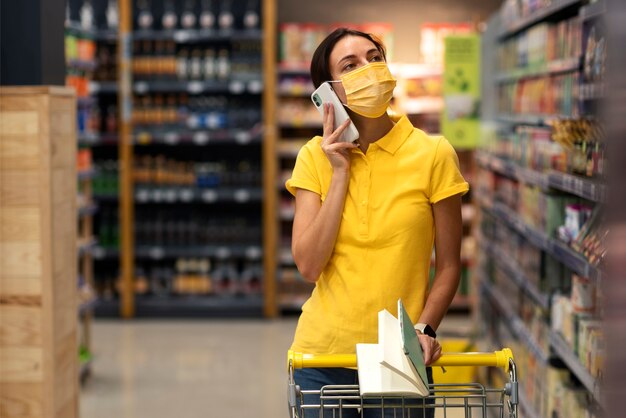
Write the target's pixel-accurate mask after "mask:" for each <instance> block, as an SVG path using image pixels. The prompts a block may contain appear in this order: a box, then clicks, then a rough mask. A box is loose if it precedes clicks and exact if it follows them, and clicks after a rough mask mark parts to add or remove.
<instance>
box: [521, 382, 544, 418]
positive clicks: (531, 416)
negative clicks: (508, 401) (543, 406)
mask: <svg viewBox="0 0 626 418" xmlns="http://www.w3.org/2000/svg"><path fill="white" fill-rule="evenodd" d="M517 395H518V396H519V403H518V408H520V409H521V410H522V414H523V415H522V416H523V417H524V418H541V416H540V415H539V413H538V412H537V411H536V410H535V407H534V406H532V405H531V404H530V401H529V400H528V399H526V394H525V393H524V390H523V389H520V390H518V391H517Z"/></svg>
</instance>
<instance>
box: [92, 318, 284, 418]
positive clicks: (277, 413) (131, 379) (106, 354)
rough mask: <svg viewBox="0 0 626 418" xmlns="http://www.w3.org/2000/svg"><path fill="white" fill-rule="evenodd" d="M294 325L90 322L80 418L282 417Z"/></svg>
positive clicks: (257, 322)
mask: <svg viewBox="0 0 626 418" xmlns="http://www.w3.org/2000/svg"><path fill="white" fill-rule="evenodd" d="M295 325H296V320H295V319H281V320H276V321H261V320H257V321H250V320H247V321H237V320H207V321H131V322H120V321H96V323H95V326H94V328H93V344H94V352H95V361H94V363H93V375H92V376H91V378H90V379H88V380H87V383H86V385H85V386H84V387H83V390H82V393H81V400H80V402H81V408H80V409H81V417H82V418H209V417H215V418H218V417H219V418H230V417H233V418H235V417H246V418H247V417H259V418H264V417H285V416H286V411H287V406H286V405H287V400H286V399H287V398H286V394H287V389H286V381H287V380H286V374H285V353H286V350H287V349H288V348H289V344H290V343H291V339H292V337H293V332H294V329H295Z"/></svg>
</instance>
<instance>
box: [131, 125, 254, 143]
mask: <svg viewBox="0 0 626 418" xmlns="http://www.w3.org/2000/svg"><path fill="white" fill-rule="evenodd" d="M134 137H135V139H134V143H135V144H136V145H152V144H162V145H198V146H204V145H211V144H233V145H248V144H260V143H261V142H262V140H263V129H262V127H261V125H260V124H259V125H257V126H255V127H253V128H251V129H218V130H202V131H185V128H182V127H181V129H180V130H178V129H176V130H172V131H163V130H160V131H150V130H141V129H136V131H135V134H134Z"/></svg>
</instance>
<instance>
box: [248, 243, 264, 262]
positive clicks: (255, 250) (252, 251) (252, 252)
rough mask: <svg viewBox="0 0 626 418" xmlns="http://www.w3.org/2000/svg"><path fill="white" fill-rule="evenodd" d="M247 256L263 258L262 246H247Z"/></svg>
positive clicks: (252, 258) (254, 258) (249, 257)
mask: <svg viewBox="0 0 626 418" xmlns="http://www.w3.org/2000/svg"><path fill="white" fill-rule="evenodd" d="M246 258H248V259H251V260H256V259H259V258H261V248H259V247H257V246H253V247H248V248H246Z"/></svg>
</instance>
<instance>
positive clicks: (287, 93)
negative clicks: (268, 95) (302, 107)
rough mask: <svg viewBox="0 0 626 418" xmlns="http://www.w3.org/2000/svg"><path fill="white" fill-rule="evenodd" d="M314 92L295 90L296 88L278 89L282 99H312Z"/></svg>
mask: <svg viewBox="0 0 626 418" xmlns="http://www.w3.org/2000/svg"><path fill="white" fill-rule="evenodd" d="M313 91H314V90H308V89H294V88H290V89H287V88H282V89H278V95H279V96H281V97H303V98H309V97H311V94H313Z"/></svg>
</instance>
